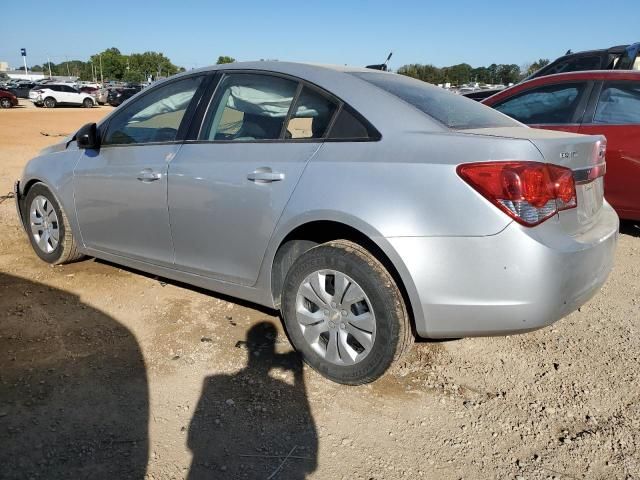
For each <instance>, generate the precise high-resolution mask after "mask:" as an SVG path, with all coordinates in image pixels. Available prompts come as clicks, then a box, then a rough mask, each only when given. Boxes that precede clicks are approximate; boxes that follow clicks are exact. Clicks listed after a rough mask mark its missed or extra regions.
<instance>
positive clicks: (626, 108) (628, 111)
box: [593, 82, 640, 125]
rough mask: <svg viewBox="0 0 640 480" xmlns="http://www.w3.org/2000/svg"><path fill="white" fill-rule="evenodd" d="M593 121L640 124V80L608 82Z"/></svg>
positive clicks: (601, 94) (614, 123) (610, 123)
mask: <svg viewBox="0 0 640 480" xmlns="http://www.w3.org/2000/svg"><path fill="white" fill-rule="evenodd" d="M593 123H599V124H608V125H629V124H640V82H610V83H606V84H605V85H604V87H603V89H602V92H601V93H600V98H599V99H598V106H597V107H596V113H595V115H594V117H593Z"/></svg>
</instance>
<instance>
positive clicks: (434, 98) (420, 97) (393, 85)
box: [352, 72, 520, 130]
mask: <svg viewBox="0 0 640 480" xmlns="http://www.w3.org/2000/svg"><path fill="white" fill-rule="evenodd" d="M352 75H355V76H357V77H358V78H361V79H362V80H365V81H367V82H369V83H371V84H373V85H375V86H376V87H378V88H381V89H382V90H385V91H387V92H389V93H391V94H393V95H395V96H396V97H398V98H400V99H401V100H404V101H405V102H407V103H409V104H410V105H413V106H414V107H416V108H417V109H418V110H420V111H422V112H423V113H426V114H427V115H429V116H430V117H432V118H434V119H436V120H437V121H438V122H440V123H442V124H444V125H445V126H447V127H448V128H451V129H454V130H463V129H471V128H493V127H516V126H520V124H519V123H517V122H516V121H514V120H512V119H510V118H509V117H507V116H506V115H503V114H501V113H499V112H497V111H495V110H493V109H492V108H489V107H486V106H485V105H482V104H480V103H478V102H476V101H474V100H470V99H468V98H465V97H463V96H462V95H456V94H455V93H451V92H449V91H447V90H445V89H443V88H439V87H436V86H435V85H431V84H429V83H426V82H422V81H420V80H416V79H413V78H409V77H405V76H403V75H398V74H393V73H375V72H371V73H369V72H367V73H360V72H358V73H353V74H352Z"/></svg>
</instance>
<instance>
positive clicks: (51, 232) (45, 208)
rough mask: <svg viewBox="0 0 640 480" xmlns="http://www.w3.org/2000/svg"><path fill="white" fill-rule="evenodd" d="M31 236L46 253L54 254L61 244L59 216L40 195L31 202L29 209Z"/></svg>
mask: <svg viewBox="0 0 640 480" xmlns="http://www.w3.org/2000/svg"><path fill="white" fill-rule="evenodd" d="M29 223H30V225H31V234H32V235H33V239H34V240H35V241H36V243H37V244H38V247H39V248H40V250H42V251H43V252H44V253H51V252H53V251H54V250H55V249H56V247H57V246H58V243H59V242H60V225H59V223H58V215H57V214H56V211H55V209H54V208H53V205H52V204H51V202H50V201H49V200H48V199H47V198H46V197H43V196H42V195H38V196H37V197H36V198H34V199H33V201H32V202H31V208H30V209H29Z"/></svg>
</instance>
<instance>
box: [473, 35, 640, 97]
mask: <svg viewBox="0 0 640 480" xmlns="http://www.w3.org/2000/svg"><path fill="white" fill-rule="evenodd" d="M639 53H640V43H634V44H631V45H618V46H616V47H611V48H605V49H601V50H587V51H584V52H576V53H567V54H566V55H563V56H562V57H559V58H557V59H556V60H554V61H553V62H551V63H550V64H549V65H546V66H544V67H542V68H541V69H540V70H538V71H536V72H534V73H532V74H531V75H529V76H528V77H527V78H525V79H524V80H523V81H527V80H533V79H534V78H539V77H544V76H546V75H553V74H556V73H569V72H581V71H585V70H640V56H639ZM500 91H501V90H497V89H496V90H485V91H475V92H472V93H468V94H466V95H465V96H466V97H468V98H471V99H473V100H477V101H482V100H484V99H485V98H489V97H490V96H491V95H495V94H496V93H498V92H500Z"/></svg>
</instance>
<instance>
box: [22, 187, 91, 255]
mask: <svg viewBox="0 0 640 480" xmlns="http://www.w3.org/2000/svg"><path fill="white" fill-rule="evenodd" d="M37 196H43V197H45V198H46V199H47V201H48V202H49V203H51V206H52V207H53V209H54V210H55V213H56V215H57V217H58V222H57V226H58V230H59V235H58V237H59V241H58V245H57V247H56V248H55V249H54V250H53V251H52V252H50V253H47V252H44V251H43V250H42V249H41V248H40V247H39V246H38V243H37V241H36V239H35V237H34V232H33V231H32V229H31V220H30V215H31V206H32V203H33V200H34V199H35V198H36V197H37ZM23 217H24V223H25V226H26V230H27V235H28V236H29V241H30V242H31V247H32V248H33V250H34V251H35V252H36V254H37V255H38V256H39V257H40V258H41V259H42V260H44V261H45V262H47V263H50V264H52V265H61V264H64V263H71V262H75V261H77V260H79V259H81V258H82V257H83V256H84V255H83V254H82V253H80V252H79V251H78V244H77V241H76V239H75V238H74V237H73V233H72V232H71V228H70V227H69V220H68V219H67V216H66V215H65V213H64V211H63V210H62V208H61V207H60V204H59V203H58V201H57V199H56V197H55V196H54V195H53V194H52V193H51V191H50V190H49V189H48V188H47V187H46V186H45V185H44V184H42V183H37V184H35V185H34V186H33V187H31V188H30V189H29V191H28V192H27V196H26V198H25V202H24V210H23Z"/></svg>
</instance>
